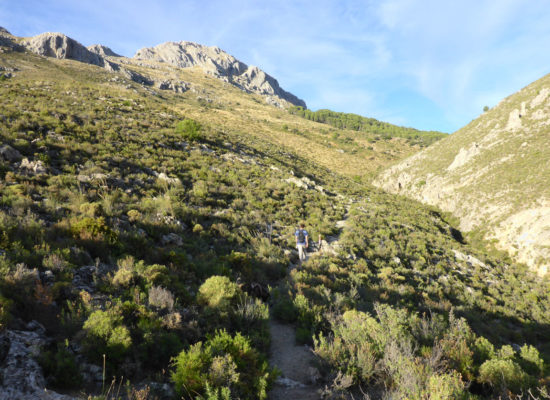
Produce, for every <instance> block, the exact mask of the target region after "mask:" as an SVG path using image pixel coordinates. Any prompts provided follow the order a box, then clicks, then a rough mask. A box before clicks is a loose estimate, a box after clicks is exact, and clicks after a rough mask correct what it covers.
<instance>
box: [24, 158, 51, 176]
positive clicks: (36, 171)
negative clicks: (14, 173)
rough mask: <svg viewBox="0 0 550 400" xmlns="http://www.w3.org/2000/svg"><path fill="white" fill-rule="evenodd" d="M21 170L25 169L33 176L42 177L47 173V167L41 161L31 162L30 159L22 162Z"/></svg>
mask: <svg viewBox="0 0 550 400" xmlns="http://www.w3.org/2000/svg"><path fill="white" fill-rule="evenodd" d="M20 168H21V169H24V170H25V171H26V172H27V173H29V174H31V175H42V174H45V173H46V167H45V166H44V163H43V162H42V161H41V160H38V161H29V159H28V158H24V159H23V160H22V161H21V165H20Z"/></svg>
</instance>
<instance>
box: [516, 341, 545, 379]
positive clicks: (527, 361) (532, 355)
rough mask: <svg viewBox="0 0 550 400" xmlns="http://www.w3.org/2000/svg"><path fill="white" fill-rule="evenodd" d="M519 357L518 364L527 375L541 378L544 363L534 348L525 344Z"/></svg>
mask: <svg viewBox="0 0 550 400" xmlns="http://www.w3.org/2000/svg"><path fill="white" fill-rule="evenodd" d="M519 355H520V360H519V363H520V365H521V367H522V368H523V369H524V370H525V371H526V372H527V373H528V374H530V375H533V376H542V373H543V372H544V361H543V360H542V358H541V357H540V354H539V351H538V350H537V349H536V348H534V347H533V346H530V345H527V344H526V345H523V346H522V347H521V350H520V353H519Z"/></svg>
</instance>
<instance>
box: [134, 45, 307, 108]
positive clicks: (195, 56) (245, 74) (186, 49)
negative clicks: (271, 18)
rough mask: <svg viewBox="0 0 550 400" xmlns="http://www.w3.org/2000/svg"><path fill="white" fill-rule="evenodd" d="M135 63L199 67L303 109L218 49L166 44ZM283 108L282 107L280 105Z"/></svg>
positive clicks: (148, 50)
mask: <svg viewBox="0 0 550 400" xmlns="http://www.w3.org/2000/svg"><path fill="white" fill-rule="evenodd" d="M134 59H137V60H152V61H157V62H164V63H168V64H171V65H174V66H176V67H179V68H190V67H196V66H198V67H201V68H202V69H203V71H205V72H206V73H207V74H209V75H212V76H214V77H216V78H218V79H221V80H223V81H225V82H229V83H231V84H233V85H235V86H237V87H239V88H240V89H242V90H245V91H247V92H251V93H257V94H260V95H263V96H269V97H270V104H279V103H277V102H274V101H273V96H276V97H278V98H280V99H282V100H285V101H287V102H289V103H291V104H294V105H298V106H302V107H306V104H305V102H304V101H303V100H301V99H299V98H298V97H296V96H294V95H293V94H291V93H288V92H286V91H285V90H283V89H282V88H281V87H280V86H279V83H278V82H277V80H276V79H275V78H273V77H272V76H270V75H268V74H266V73H265V72H264V71H262V70H261V69H259V68H258V67H254V66H247V65H246V64H244V63H243V62H241V61H239V60H237V59H236V58H235V57H233V56H231V55H230V54H228V53H226V52H225V51H223V50H221V49H220V48H219V47H208V46H203V45H200V44H197V43H193V42H185V41H182V42H167V43H162V44H159V45H158V46H155V47H148V48H143V49H140V50H138V51H137V53H136V54H135V56H134ZM279 105H282V104H279Z"/></svg>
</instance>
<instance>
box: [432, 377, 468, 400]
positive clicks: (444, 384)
mask: <svg viewBox="0 0 550 400" xmlns="http://www.w3.org/2000/svg"><path fill="white" fill-rule="evenodd" d="M425 393H426V397H423V398H429V399H430V400H460V399H468V398H469V397H470V395H469V394H468V392H467V390H466V384H465V383H464V382H463V381H462V377H461V376H460V374H459V373H457V372H454V371H453V372H450V373H448V374H442V375H432V376H430V377H429V378H428V382H427V385H426V391H425Z"/></svg>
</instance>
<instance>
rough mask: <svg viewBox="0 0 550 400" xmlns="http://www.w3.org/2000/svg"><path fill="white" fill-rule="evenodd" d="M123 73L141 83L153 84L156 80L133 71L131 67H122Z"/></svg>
mask: <svg viewBox="0 0 550 400" xmlns="http://www.w3.org/2000/svg"><path fill="white" fill-rule="evenodd" d="M120 71H121V72H122V75H124V76H125V77H126V78H128V79H131V80H132V81H134V82H136V83H139V84H140V85H145V86H152V85H153V84H154V83H155V82H154V81H153V80H152V79H149V78H148V77H146V76H144V75H141V74H140V73H138V72H135V71H132V70H131V69H127V68H121V70H120Z"/></svg>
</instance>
